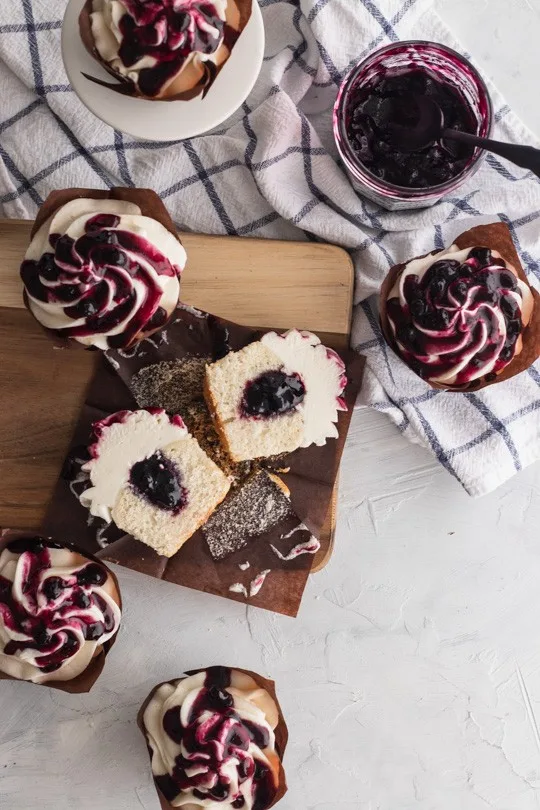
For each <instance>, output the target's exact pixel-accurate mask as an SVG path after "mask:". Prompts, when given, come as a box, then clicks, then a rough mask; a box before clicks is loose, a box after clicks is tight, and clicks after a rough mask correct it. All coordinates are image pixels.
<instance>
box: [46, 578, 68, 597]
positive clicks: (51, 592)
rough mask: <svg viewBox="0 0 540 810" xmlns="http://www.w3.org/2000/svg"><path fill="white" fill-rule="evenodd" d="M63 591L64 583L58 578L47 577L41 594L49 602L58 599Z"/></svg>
mask: <svg viewBox="0 0 540 810" xmlns="http://www.w3.org/2000/svg"><path fill="white" fill-rule="evenodd" d="M63 590H64V583H63V581H62V580H61V579H60V577H49V578H48V579H46V580H45V583H44V585H43V593H44V595H45V596H46V597H47V599H48V600H49V601H50V602H54V601H55V600H56V599H58V597H59V596H60V594H61V593H62V591H63Z"/></svg>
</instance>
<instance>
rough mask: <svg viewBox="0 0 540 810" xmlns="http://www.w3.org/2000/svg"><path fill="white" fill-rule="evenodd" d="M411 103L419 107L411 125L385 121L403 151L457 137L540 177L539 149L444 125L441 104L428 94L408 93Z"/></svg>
mask: <svg viewBox="0 0 540 810" xmlns="http://www.w3.org/2000/svg"><path fill="white" fill-rule="evenodd" d="M411 104H415V105H416V107H417V109H418V119H417V121H416V123H415V124H414V125H413V126H406V125H403V124H394V123H393V122H389V123H388V129H389V131H390V133H391V135H392V140H393V141H394V142H395V144H396V146H399V149H400V150H402V151H403V152H416V151H418V150H420V149H424V148H425V147H426V146H430V145H431V144H432V143H434V142H436V141H441V140H447V139H448V140H452V141H460V142H461V143H467V144H470V145H471V146H479V147H480V148H482V149H487V151H488V152H494V153H495V154H496V155H500V156H501V157H503V158H506V160H509V161H511V162H512V163H515V164H516V166H521V167H522V168H523V169H529V170H530V171H531V172H533V173H534V174H535V175H536V176H537V177H540V149H535V148H534V147H532V146H518V145H517V144H513V143H503V142H501V141H492V140H490V139H489V138H480V137H478V135H470V134H469V133H468V132H459V131H457V130H455V129H446V128H445V126H444V116H443V113H442V110H441V108H440V107H439V105H438V104H437V102H436V101H434V100H433V99H432V98H430V97H429V96H416V95H414V96H411Z"/></svg>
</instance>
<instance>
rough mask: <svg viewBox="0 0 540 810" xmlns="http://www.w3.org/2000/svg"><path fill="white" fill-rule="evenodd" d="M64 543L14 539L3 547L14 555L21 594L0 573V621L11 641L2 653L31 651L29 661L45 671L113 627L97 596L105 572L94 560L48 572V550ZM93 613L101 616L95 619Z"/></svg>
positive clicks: (110, 613) (109, 611)
mask: <svg viewBox="0 0 540 810" xmlns="http://www.w3.org/2000/svg"><path fill="white" fill-rule="evenodd" d="M62 548H63V547H62V546H60V545H58V544H56V543H53V542H52V541H50V540H46V539H44V538H42V537H24V538H18V539H16V540H13V541H12V542H11V543H9V544H8V546H7V550H8V551H10V552H11V553H12V554H18V555H19V560H18V562H17V568H18V573H20V575H21V579H20V588H21V591H22V596H21V597H20V598H19V597H18V596H17V594H16V592H15V585H14V583H13V582H12V581H11V580H10V579H7V578H6V577H4V576H2V575H0V619H1V621H2V623H3V625H4V627H5V628H6V630H7V631H8V633H9V634H16V635H17V636H22V637H23V638H22V639H21V638H17V639H16V640H15V639H13V640H10V641H8V643H7V644H6V646H5V647H4V650H3V652H4V654H5V655H16V654H17V653H22V652H24V651H27V650H33V651H34V655H33V656H32V659H33V663H34V665H35V666H36V667H37V668H38V669H40V670H41V671H42V672H44V673H50V672H54V671H56V670H57V669H59V668H60V667H61V666H62V664H63V663H64V662H65V661H66V660H67V659H69V658H71V657H72V656H73V655H75V654H76V653H77V652H78V651H79V649H80V647H81V645H82V644H83V643H84V642H85V641H97V640H99V639H100V638H101V637H102V636H104V635H105V634H110V633H112V632H113V631H114V629H115V623H116V619H115V615H114V613H113V611H112V609H111V607H110V606H109V605H108V604H107V602H106V600H105V599H104V598H103V597H102V596H101V595H100V594H99V592H98V589H100V588H101V587H102V586H103V585H104V584H105V582H106V580H107V577H108V574H107V571H106V570H105V568H103V566H101V565H100V564H99V563H97V562H93V561H88V563H86V564H84V565H82V566H79V567H76V568H74V569H73V570H72V572H71V573H69V574H65V575H63V576H60V575H58V574H54V575H52V576H48V575H47V571H48V570H49V569H50V568H51V566H52V565H53V563H52V560H51V554H50V551H51V550H52V549H62ZM96 612H97V613H98V615H99V616H100V617H101V619H100V620H96V616H95V614H96Z"/></svg>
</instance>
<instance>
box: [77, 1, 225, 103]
mask: <svg viewBox="0 0 540 810" xmlns="http://www.w3.org/2000/svg"><path fill="white" fill-rule="evenodd" d="M235 11H236V9H235V5H234V3H232V2H229V3H228V2H227V0H153V2H151V3H149V2H143V0H94V3H93V11H92V14H91V25H92V36H93V39H94V43H95V47H96V50H97V52H98V53H99V55H100V56H101V58H102V59H103V60H104V62H106V63H107V64H108V65H109V67H110V69H111V70H112V71H113V72H115V73H117V74H118V75H119V76H120V77H121V78H123V79H124V80H127V81H129V82H131V83H132V85H133V86H135V88H136V89H137V91H138V93H139V94H141V95H143V96H145V97H147V98H160V97H167V96H173V95H176V94H178V93H182V92H185V91H186V90H191V89H192V88H193V87H194V86H196V85H197V84H199V83H202V82H203V79H204V76H205V75H206V74H207V73H209V74H210V75H211V74H212V73H213V72H215V70H216V68H217V66H219V65H220V64H221V63H222V62H223V61H225V59H226V58H227V56H228V55H229V52H230V44H229V47H227V43H226V25H227V23H232V24H234V22H235V21H236V16H237V15H236V14H235V13H234V12H235ZM231 30H232V29H231ZM201 89H202V88H201Z"/></svg>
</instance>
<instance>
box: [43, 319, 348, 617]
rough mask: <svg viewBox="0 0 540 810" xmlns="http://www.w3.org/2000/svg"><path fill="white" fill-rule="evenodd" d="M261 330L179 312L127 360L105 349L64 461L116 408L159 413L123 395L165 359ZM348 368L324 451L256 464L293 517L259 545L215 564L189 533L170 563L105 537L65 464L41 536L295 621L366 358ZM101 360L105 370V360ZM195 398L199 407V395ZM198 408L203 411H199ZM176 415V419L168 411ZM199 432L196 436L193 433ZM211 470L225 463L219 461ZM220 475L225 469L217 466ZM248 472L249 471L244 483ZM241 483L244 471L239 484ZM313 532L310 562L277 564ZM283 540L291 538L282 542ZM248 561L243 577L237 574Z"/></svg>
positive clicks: (117, 535) (246, 338)
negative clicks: (279, 489)
mask: <svg viewBox="0 0 540 810" xmlns="http://www.w3.org/2000/svg"><path fill="white" fill-rule="evenodd" d="M262 334H263V332H262V331H260V330H257V329H253V328H250V327H245V326H240V325H238V324H234V323H231V322H230V321H225V320H223V319H221V318H217V317H215V316H211V315H208V314H206V313H202V312H199V313H198V314H197V313H196V312H195V311H194V310H191V308H183V307H182V306H180V307H179V308H178V309H177V310H176V316H175V318H173V320H172V321H171V323H170V324H169V326H167V327H166V328H165V329H164V330H163V332H162V333H159V334H158V335H157V336H155V337H154V338H153V339H152V340H149V341H143V342H141V343H140V344H138V345H137V346H136V347H135V349H134V350H133V351H132V352H127V353H126V352H117V351H111V352H108V353H107V356H106V357H100V358H99V360H100V362H98V364H97V368H96V373H95V376H94V377H93V380H92V382H91V383H90V387H89V390H88V393H87V396H86V402H85V405H84V407H83V409H82V411H81V414H80V418H79V422H78V425H77V427H76V429H75V434H74V436H73V439H72V442H71V450H70V451H69V453H68V460H69V459H71V458H77V457H80V455H81V452H82V450H83V449H85V448H86V447H87V446H88V443H89V437H90V435H91V430H92V423H93V422H96V421H99V420H100V419H103V418H104V417H105V416H107V415H109V414H111V413H113V412H115V411H118V410H133V409H136V408H137V407H162V406H163V404H164V403H163V401H162V400H161V399H160V398H159V396H157V397H156V398H155V399H152V401H150V402H148V401H147V402H145V403H137V402H136V400H135V398H134V393H133V391H132V390H131V388H130V385H131V383H132V379H133V377H134V376H135V375H136V374H137V373H138V372H139V371H141V370H142V369H144V368H148V367H150V366H153V365H155V364H156V363H161V362H163V361H170V360H190V359H192V358H203V357H207V358H211V357H212V358H215V359H217V357H218V356H220V352H221V350H222V348H223V341H224V340H225V338H226V342H227V345H228V346H229V347H230V348H231V349H233V350H235V351H236V350H238V349H240V348H242V347H243V346H245V345H247V344H248V343H251V342H252V341H253V340H258V339H259V338H260V337H261V336H262ZM339 354H340V356H341V357H342V359H343V360H344V361H345V363H346V367H347V376H348V380H349V382H348V385H347V387H346V389H345V392H344V397H345V400H346V403H347V407H348V410H347V411H341V412H340V413H339V414H338V421H337V429H338V438H337V439H329V440H328V441H327V442H326V444H324V445H323V446H317V445H311V446H310V447H307V448H299V449H298V450H295V451H294V452H293V453H291V454H288V455H285V456H280V457H279V460H278V461H276V459H270V460H269V461H268V464H267V463H263V464H260V465H258V466H257V469H259V468H261V467H262V468H264V469H268V470H269V471H271V472H272V471H277V472H278V475H279V477H280V478H281V479H282V480H283V482H284V484H285V485H286V486H287V488H288V489H289V491H290V493H291V514H290V515H289V516H288V517H287V518H285V519H284V520H282V521H279V522H277V523H276V524H275V525H272V526H270V527H269V528H268V529H267V531H265V532H264V533H263V534H261V535H258V536H256V537H251V536H248V535H246V544H245V545H244V547H243V548H240V549H239V550H237V551H234V552H233V553H231V554H229V555H228V556H227V557H224V558H223V559H220V560H214V559H213V558H212V556H211V553H210V550H209V548H208V543H207V541H206V539H205V536H204V533H203V531H202V530H199V531H198V532H196V533H195V534H194V535H193V536H192V537H191V538H190V539H189V540H188V541H187V542H186V543H184V545H183V546H182V548H181V549H180V550H179V551H178V552H177V553H176V554H175V555H174V556H173V557H170V558H167V557H162V556H160V555H159V554H157V552H156V551H154V550H153V549H152V548H150V547H149V546H146V545H144V544H143V543H140V542H139V541H137V540H135V539H134V538H133V537H132V536H130V535H127V534H125V533H124V532H122V531H121V530H118V529H117V528H116V527H115V525H114V524H109V527H110V528H107V529H106V530H105V532H104V534H103V535H99V539H98V536H97V532H100V531H101V529H100V524H99V522H98V523H96V522H91V523H90V524H89V522H88V510H87V509H86V508H85V507H83V506H82V505H81V503H80V502H79V501H78V499H77V498H76V497H75V496H74V494H73V492H72V490H71V489H70V486H69V480H68V479H69V475H70V472H69V469H70V467H69V464H68V465H67V467H66V471H65V474H64V475H63V476H61V477H60V479H59V480H58V482H57V485H56V488H55V491H54V494H53V497H52V500H51V502H50V504H49V508H48V510H47V514H46V517H45V521H44V524H43V525H44V528H45V530H46V531H47V533H50V534H52V535H57V536H59V537H77V538H78V542H80V544H81V545H82V546H83V547H84V548H88V550H89V551H92V552H93V553H94V554H96V555H97V556H98V557H99V558H101V559H104V560H106V561H107V562H109V563H116V564H119V565H124V566H126V567H128V568H132V569H134V570H136V571H140V572H142V573H145V574H148V575H150V576H153V577H156V578H158V579H162V580H165V581H167V582H173V583H175V584H177V585H184V586H186V587H188V588H194V589H195V590H200V591H204V592H206V593H212V594H216V595H218V596H222V597H225V598H227V599H232V600H234V601H237V602H240V603H241V604H244V605H245V604H246V603H247V604H250V605H253V606H255V607H260V608H265V609H267V610H272V611H274V612H277V613H283V614H285V615H288V616H296V615H297V613H298V610H299V607H300V603H301V599H302V594H303V592H304V588H305V586H306V583H307V579H308V576H309V572H310V570H311V569H312V566H313V565H316V564H317V562H318V561H319V560H320V559H325V558H326V557H327V555H328V553H329V549H330V536H329V535H326V534H323V532H322V530H323V526H324V524H325V520H326V516H327V513H328V510H329V508H330V507H331V503H332V493H333V489H334V485H335V482H336V478H337V474H338V469H339V464H340V461H341V455H342V452H343V448H344V445H345V440H346V436H347V431H348V428H349V424H350V420H351V416H352V412H353V408H354V404H355V401H356V396H357V393H358V391H359V389H360V386H361V383H362V377H363V370H364V358H363V357H362V356H361V355H359V354H357V353H356V352H351V351H345V352H344V351H340V352H339ZM107 360H108V361H109V362H107ZM194 393H196V394H197V397H199V398H200V400H201V403H202V404H203V401H202V381H201V382H200V391H199V390H198V389H196V390H195V389H194ZM203 408H204V404H203ZM171 412H173V411H171ZM175 412H179V413H180V414H181V415H183V417H184V418H185V419H187V420H188V422H189V418H188V416H189V414H188V413H187V412H186V411H185V409H182V408H181V407H180V408H178V409H175ZM195 432H196V431H195ZM215 460H216V463H217V464H218V466H220V465H221V464H222V461H220V459H219V458H216V459H215ZM222 469H223V467H222ZM247 474H248V473H246V475H247ZM243 480H244V473H242V474H241V476H240V481H243ZM300 524H304V525H305V526H306V527H308V530H306V532H304V533H303V534H301V533H298V534H293V535H292V536H290V534H289V533H290V532H291V531H292V530H293V529H296V530H297V531H298V530H299V529H300ZM310 533H311V534H313V535H314V536H315V537H317V538H318V539H319V540H320V541H321V549H320V552H318V554H317V555H311V554H303V555H300V556H298V557H297V558H295V559H293V560H289V561H288V560H284V559H280V558H279V557H278V556H277V555H276V553H275V551H274V550H273V549H272V546H274V547H275V548H277V549H279V550H281V551H282V552H283V553H285V554H287V553H288V552H289V551H290V550H291V548H292V547H293V546H294V545H296V543H298V542H300V541H303V540H305V539H306V535H307V536H309V534H310ZM287 537H289V539H287ZM245 561H249V562H250V567H249V568H248V569H247V570H243V569H240V568H239V565H240V564H243V563H244V562H245ZM265 570H269V571H270V573H269V574H268V576H267V578H266V580H265V582H264V585H263V587H262V588H261V589H260V591H259V593H257V594H255V595H253V596H249V597H246V596H245V595H243V594H242V593H238V592H234V591H231V590H230V588H231V586H232V585H234V584H237V583H238V584H240V585H243V586H244V587H245V588H246V590H247V591H248V593H249V591H250V589H251V584H252V581H253V580H254V578H255V577H256V576H257V575H258V574H260V573H261V572H263V571H265Z"/></svg>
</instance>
